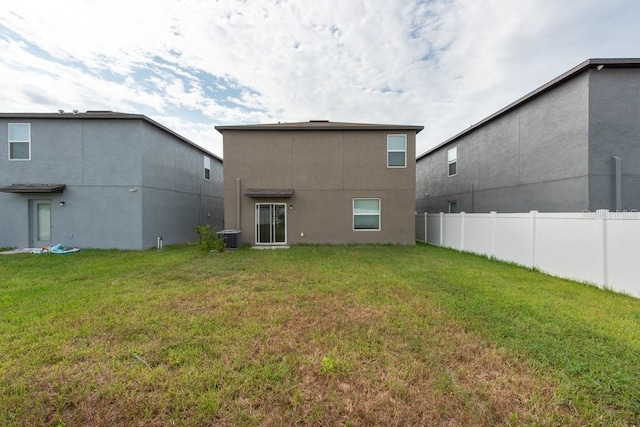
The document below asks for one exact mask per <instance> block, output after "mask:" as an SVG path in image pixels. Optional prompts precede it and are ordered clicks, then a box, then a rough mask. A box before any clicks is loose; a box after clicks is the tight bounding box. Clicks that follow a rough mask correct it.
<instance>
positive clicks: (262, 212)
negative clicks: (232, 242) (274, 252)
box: [256, 203, 287, 245]
mask: <svg viewBox="0 0 640 427" xmlns="http://www.w3.org/2000/svg"><path fill="white" fill-rule="evenodd" d="M286 243H287V205H286V204H284V203H256V245H275V244H279V245H284V244H286Z"/></svg>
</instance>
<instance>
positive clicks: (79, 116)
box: [0, 110, 222, 162]
mask: <svg viewBox="0 0 640 427" xmlns="http://www.w3.org/2000/svg"><path fill="white" fill-rule="evenodd" d="M60 111H61V112H59V113H0V119H18V120H28V119H54V120H96V119H97V120H142V121H144V122H147V123H149V124H150V125H152V126H155V127H156V128H158V129H160V130H162V131H164V132H166V133H168V134H169V135H171V136H173V137H175V138H178V139H179V140H181V141H182V142H184V143H186V144H188V145H191V146H192V147H195V148H197V149H198V150H200V151H202V152H203V153H205V154H207V155H208V156H211V157H213V158H215V159H217V160H218V161H220V162H222V159H221V158H220V157H218V156H216V155H215V154H213V153H212V152H210V151H209V150H206V149H204V148H202V147H200V146H199V145H197V144H196V143H195V142H193V141H191V140H189V139H187V138H185V137H184V136H182V135H180V134H178V133H176V132H174V131H172V130H171V129H169V128H168V127H166V126H164V125H162V124H160V123H158V122H156V121H155V120H152V119H150V118H149V117H147V116H145V115H143V114H129V113H118V112H115V111H105V110H93V111H92V110H89V111H86V112H84V113H80V112H76V110H74V112H71V113H65V112H64V111H62V110H60Z"/></svg>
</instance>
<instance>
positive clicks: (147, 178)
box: [0, 111, 223, 249]
mask: <svg viewBox="0 0 640 427" xmlns="http://www.w3.org/2000/svg"><path fill="white" fill-rule="evenodd" d="M222 213H223V199H222V160H221V159H220V158H218V157H216V156H215V155H214V154H212V153H210V152H208V151H206V150H204V149H202V148H200V147H198V146H197V145H195V144H194V143H192V142H191V141H189V140H188V139H186V138H184V137H182V136H180V135H178V134H177V133H175V132H173V131H172V130H170V129H168V128H166V127H165V126H163V125H161V124H159V123H157V122H155V121H153V120H151V119H150V118H148V117H146V116H143V115H138V114H123V113H114V112H105V111H94V112H91V111H88V112H86V113H77V112H75V113H60V114H48V113H26V114H20V113H18V114H9V113H2V114H0V246H1V247H19V248H23V247H44V246H51V245H54V244H57V243H61V244H64V245H68V246H76V247H81V248H119V249H145V248H150V247H154V246H156V244H157V243H158V239H159V238H160V237H162V241H163V243H164V244H172V243H182V242H188V241H193V240H195V239H196V238H197V235H196V233H195V226H196V225H200V224H205V223H208V224H210V225H211V226H212V227H216V228H221V227H222Z"/></svg>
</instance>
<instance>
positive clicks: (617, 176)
mask: <svg viewBox="0 0 640 427" xmlns="http://www.w3.org/2000/svg"><path fill="white" fill-rule="evenodd" d="M611 159H612V160H613V182H614V188H615V208H616V212H622V161H621V160H620V156H613V157H612V158H611Z"/></svg>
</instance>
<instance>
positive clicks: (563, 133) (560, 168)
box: [416, 58, 640, 212]
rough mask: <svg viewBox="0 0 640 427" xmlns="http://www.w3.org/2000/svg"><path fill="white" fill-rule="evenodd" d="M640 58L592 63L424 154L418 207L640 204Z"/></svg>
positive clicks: (573, 208)
mask: <svg viewBox="0 0 640 427" xmlns="http://www.w3.org/2000/svg"><path fill="white" fill-rule="evenodd" d="M639 117H640V59H638V58H620V59H615V58H609V59H589V60H587V61H585V62H583V63H582V64H580V65H578V66H576V67H574V68H573V69H571V70H569V71H567V72H566V73H564V74H562V75H560V76H558V77H556V78H555V79H553V80H551V81H550V82H548V83H546V84H544V85H543V86H541V87H539V88H538V89H536V90H534V91H533V92H531V93H529V94H527V95H525V96H523V97H522V98H520V99H518V100H517V101H515V102H513V103H511V104H509V105H507V106H506V107H504V108H502V109H501V110H500V111H498V112H496V113H495V114H492V115H491V116H489V117H487V118H485V119H483V120H481V121H480V122H478V123H476V124H475V125H473V126H471V127H469V128H468V129H465V130H463V131H462V132H460V133H459V134H457V135H455V136H453V137H452V138H450V139H448V140H446V141H444V142H443V143H441V144H439V145H438V146H436V147H434V148H433V149H431V150H429V151H427V152H426V153H424V154H422V155H420V156H419V157H418V159H417V165H416V169H417V170H416V174H417V191H416V205H417V210H418V212H459V211H465V212H490V211H498V212H529V211H531V210H537V211H540V212H581V211H596V210H598V209H608V210H611V211H624V210H626V211H632V210H639V209H640V120H639V119H638V118H639Z"/></svg>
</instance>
